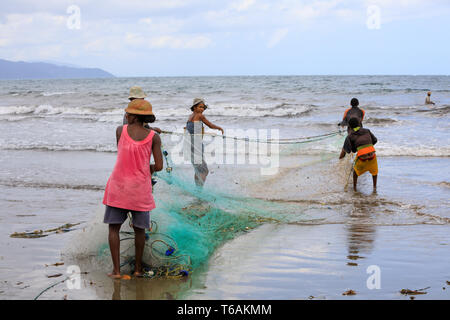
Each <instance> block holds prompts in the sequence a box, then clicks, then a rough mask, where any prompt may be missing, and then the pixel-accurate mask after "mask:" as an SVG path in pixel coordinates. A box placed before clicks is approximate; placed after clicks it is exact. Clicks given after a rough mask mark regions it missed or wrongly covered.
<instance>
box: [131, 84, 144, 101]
mask: <svg viewBox="0 0 450 320" xmlns="http://www.w3.org/2000/svg"><path fill="white" fill-rule="evenodd" d="M146 97H147V95H146V94H145V92H144V91H143V90H142V88H141V87H138V86H134V87H131V88H130V95H129V96H128V99H144V98H146Z"/></svg>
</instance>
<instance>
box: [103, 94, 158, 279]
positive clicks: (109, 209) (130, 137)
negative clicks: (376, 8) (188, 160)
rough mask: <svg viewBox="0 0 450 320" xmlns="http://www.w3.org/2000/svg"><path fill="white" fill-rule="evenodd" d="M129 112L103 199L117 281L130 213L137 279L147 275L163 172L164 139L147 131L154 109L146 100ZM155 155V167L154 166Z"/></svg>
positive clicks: (120, 131)
mask: <svg viewBox="0 0 450 320" xmlns="http://www.w3.org/2000/svg"><path fill="white" fill-rule="evenodd" d="M125 112H126V117H127V122H128V124H126V125H123V126H120V127H117V129H116V139H117V161H116V164H115V166H114V170H113V172H112V174H111V176H110V177H109V179H108V182H107V184H106V189H105V194H104V197H103V204H104V205H105V206H106V209H105V216H104V219H103V222H104V223H107V224H109V236H108V241H109V247H110V250H111V258H112V262H113V271H112V273H110V274H108V276H110V277H112V278H116V279H117V278H121V275H120V237H119V231H120V227H121V225H122V223H124V222H125V220H126V219H127V214H128V212H131V215H132V224H133V229H134V233H135V250H136V251H135V258H136V263H135V270H134V276H136V277H139V276H142V275H143V269H142V256H143V253H144V246H145V229H149V228H150V211H151V210H153V209H154V208H155V201H154V199H153V195H152V183H151V175H152V173H153V172H156V171H161V170H162V168H163V159H162V154H161V139H160V137H159V135H157V134H155V131H153V130H150V129H147V128H145V127H144V123H148V122H154V121H155V116H154V115H153V112H152V105H151V104H150V103H149V102H148V101H146V100H144V99H136V100H133V101H131V102H130V103H129V104H128V108H126V109H125ZM152 154H153V159H154V160H155V164H154V165H150V158H151V156H152Z"/></svg>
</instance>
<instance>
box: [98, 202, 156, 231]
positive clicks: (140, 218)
mask: <svg viewBox="0 0 450 320" xmlns="http://www.w3.org/2000/svg"><path fill="white" fill-rule="evenodd" d="M128 212H131V216H132V221H131V223H132V224H133V226H134V227H137V228H141V229H150V211H132V210H128V209H121V208H116V207H110V206H106V209H105V217H104V218H103V222H104V223H108V224H122V223H124V222H125V220H127V218H128Z"/></svg>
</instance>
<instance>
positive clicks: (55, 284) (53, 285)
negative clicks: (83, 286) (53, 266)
mask: <svg viewBox="0 0 450 320" xmlns="http://www.w3.org/2000/svg"><path fill="white" fill-rule="evenodd" d="M68 279H70V276H68V277H66V278H65V279H64V280H61V281H58V282H56V283H54V284H52V285H51V286H50V287H48V288H45V289H44V290H42V291H41V293H39V294H38V295H37V296H36V297H35V298H34V299H33V300H37V299H38V298H39V297H40V296H41V295H42V294H43V293H44V292H46V291H47V290H50V289H51V288H53V287H55V286H57V285H58V284H60V283H63V282H65V281H66V280H68Z"/></svg>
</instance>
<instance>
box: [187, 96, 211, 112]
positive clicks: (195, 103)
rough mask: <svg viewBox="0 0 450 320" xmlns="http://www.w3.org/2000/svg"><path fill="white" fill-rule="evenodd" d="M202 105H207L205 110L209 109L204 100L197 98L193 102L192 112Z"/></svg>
mask: <svg viewBox="0 0 450 320" xmlns="http://www.w3.org/2000/svg"><path fill="white" fill-rule="evenodd" d="M200 103H203V104H204V105H205V109H206V108H208V105H207V104H206V103H205V100H204V99H202V98H195V99H194V101H192V107H191V110H194V107H195V106H196V105H198V104H200Z"/></svg>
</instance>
